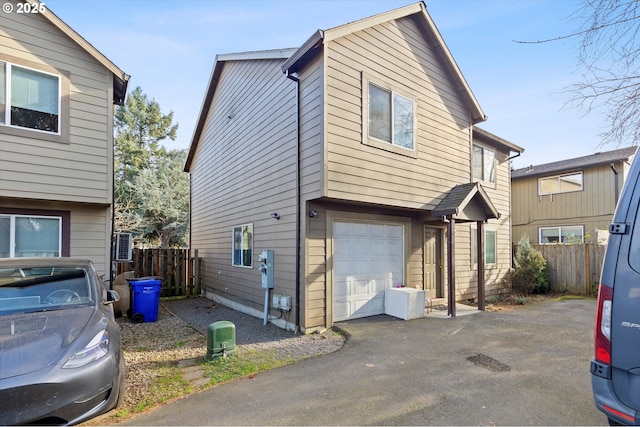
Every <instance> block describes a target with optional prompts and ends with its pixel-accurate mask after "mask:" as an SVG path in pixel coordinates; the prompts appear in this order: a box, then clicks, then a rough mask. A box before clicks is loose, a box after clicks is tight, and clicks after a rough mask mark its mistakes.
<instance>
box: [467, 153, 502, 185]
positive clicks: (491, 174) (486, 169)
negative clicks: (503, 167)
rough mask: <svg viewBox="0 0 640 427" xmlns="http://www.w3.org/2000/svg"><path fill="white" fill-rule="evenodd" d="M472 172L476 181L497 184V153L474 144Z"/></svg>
mask: <svg viewBox="0 0 640 427" xmlns="http://www.w3.org/2000/svg"><path fill="white" fill-rule="evenodd" d="M471 163H472V165H471V170H472V177H473V180H474V181H485V182H490V183H492V184H495V182H496V152H495V151H493V150H492V149H490V148H487V147H483V146H482V145H477V144H473V148H472V154H471Z"/></svg>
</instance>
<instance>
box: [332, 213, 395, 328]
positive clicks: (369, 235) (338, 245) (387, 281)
mask: <svg viewBox="0 0 640 427" xmlns="http://www.w3.org/2000/svg"><path fill="white" fill-rule="evenodd" d="M403 283H404V226H403V225H402V224H397V223H381V222H352V221H337V220H336V221H334V222H333V320H334V321H335V322H338V321H342V320H349V319H357V318H360V317H367V316H375V315H377V314H383V313H384V291H385V289H387V288H390V287H393V286H397V285H401V284H403Z"/></svg>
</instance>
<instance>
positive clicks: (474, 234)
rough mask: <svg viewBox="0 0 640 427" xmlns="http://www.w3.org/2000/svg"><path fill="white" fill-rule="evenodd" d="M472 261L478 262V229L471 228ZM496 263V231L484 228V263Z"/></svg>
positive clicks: (473, 262)
mask: <svg viewBox="0 0 640 427" xmlns="http://www.w3.org/2000/svg"><path fill="white" fill-rule="evenodd" d="M471 263H472V264H477V263H478V231H477V229H475V228H471ZM495 263H496V231H495V230H486V229H485V230H484V264H485V265H493V264H495Z"/></svg>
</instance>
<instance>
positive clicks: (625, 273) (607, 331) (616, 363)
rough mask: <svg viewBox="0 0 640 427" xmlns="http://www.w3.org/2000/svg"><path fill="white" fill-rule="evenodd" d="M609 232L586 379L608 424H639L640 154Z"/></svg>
mask: <svg viewBox="0 0 640 427" xmlns="http://www.w3.org/2000/svg"><path fill="white" fill-rule="evenodd" d="M609 233H610V235H609V243H608V246H607V252H606V254H605V258H604V264H603V266H602V275H601V278H600V290H599V293H598V309H597V312H596V321H595V355H594V359H593V360H592V362H591V384H592V388H593V396H594V399H595V404H596V406H597V407H598V409H599V410H601V411H602V412H604V413H605V414H606V416H607V418H608V420H609V424H610V425H640V412H639V411H640V156H636V157H635V159H634V160H633V163H632V165H631V168H630V170H629V175H628V177H627V180H626V182H625V185H624V187H623V189H622V193H621V195H620V200H619V201H618V206H617V207H616V212H615V214H614V217H613V222H612V223H611V224H610V225H609Z"/></svg>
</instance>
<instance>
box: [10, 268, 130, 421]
mask: <svg viewBox="0 0 640 427" xmlns="http://www.w3.org/2000/svg"><path fill="white" fill-rule="evenodd" d="M117 299H118V295H117V293H115V292H113V291H109V290H107V289H106V287H105V286H104V285H103V283H102V282H101V281H100V279H99V278H98V276H97V274H96V271H95V269H94V267H93V264H92V263H91V262H90V261H88V260H78V259H70V258H41V259H36V258H31V259H27V258H14V259H0V402H1V403H0V425H14V424H47V425H64V424H77V423H80V422H82V421H85V420H87V419H89V418H92V417H94V416H96V415H99V414H101V413H104V412H106V411H108V410H110V409H112V408H114V407H115V406H116V405H117V403H118V401H119V398H120V397H121V396H122V393H123V392H124V386H123V382H124V375H125V372H124V360H123V358H122V353H121V349H120V328H119V326H118V324H117V323H116V321H115V319H114V315H113V307H112V304H111V303H112V302H113V301H115V300H117Z"/></svg>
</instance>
